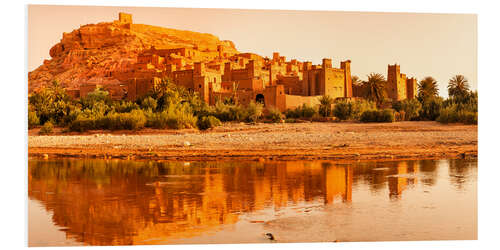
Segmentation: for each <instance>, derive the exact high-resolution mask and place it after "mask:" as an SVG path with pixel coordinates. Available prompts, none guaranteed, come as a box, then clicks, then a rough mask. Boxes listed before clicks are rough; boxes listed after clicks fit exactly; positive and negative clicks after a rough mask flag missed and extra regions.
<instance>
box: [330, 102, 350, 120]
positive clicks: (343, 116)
mask: <svg viewBox="0 0 500 250" xmlns="http://www.w3.org/2000/svg"><path fill="white" fill-rule="evenodd" d="M333 115H334V116H335V117H337V118H338V119H339V120H347V119H349V117H351V104H350V103H349V102H339V103H337V104H335V107H334V108H333Z"/></svg>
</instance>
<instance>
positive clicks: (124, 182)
mask: <svg viewBox="0 0 500 250" xmlns="http://www.w3.org/2000/svg"><path fill="white" fill-rule="evenodd" d="M28 169H29V177H28V179H29V184H28V189H29V190H28V195H29V197H30V198H34V199H37V200H40V201H41V202H42V203H43V204H44V205H45V207H46V209H47V210H50V211H52V212H53V217H52V220H53V222H54V223H55V224H57V225H59V226H62V227H64V228H66V229H65V231H66V233H67V236H68V237H71V238H74V239H76V240H77V241H80V242H83V243H85V244H90V245H122V244H135V243H137V242H143V240H146V239H152V238H154V239H158V240H161V241H163V242H165V241H167V242H168V239H170V238H179V237H189V236H193V235H196V234H199V233H201V232H203V231H207V230H211V228H214V227H216V226H219V225H222V224H231V223H235V222H236V221H237V220H238V214H239V213H242V212H250V211H254V210H259V209H264V208H266V207H269V206H272V207H275V209H279V208H280V207H285V206H288V205H290V204H296V203H298V202H302V201H313V200H317V201H321V200H323V201H324V202H326V203H331V202H334V200H335V198H336V197H339V198H340V199H341V201H343V202H345V201H350V200H351V188H352V187H351V185H352V171H351V167H344V166H336V165H331V164H321V163H319V162H317V163H307V164H304V163H301V162H278V163H255V162H252V163H245V162H238V163H191V164H183V163H158V162H130V161H113V160H112V161H103V160H80V161H72V160H61V161H38V160H30V162H29V168H28ZM147 243H148V244H149V243H155V242H153V241H150V242H147Z"/></svg>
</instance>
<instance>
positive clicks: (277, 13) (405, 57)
mask: <svg viewBox="0 0 500 250" xmlns="http://www.w3.org/2000/svg"><path fill="white" fill-rule="evenodd" d="M118 12H127V13H131V14H132V16H133V22H134V23H141V24H148V25H155V26H161V27H168V28H174V29H182V30H191V31H196V32H201V33H210V34H213V35H216V36H218V37H219V39H221V40H231V41H233V42H234V44H235V46H236V48H237V49H238V50H239V51H240V52H252V53H256V54H259V55H261V56H267V57H272V53H273V52H275V51H277V52H280V54H281V55H283V56H286V58H287V60H290V59H298V60H300V61H312V62H313V64H320V63H321V59H322V58H332V59H333V64H334V67H337V68H338V67H339V66H340V61H342V60H347V59H350V60H351V61H352V65H351V71H352V75H357V76H359V77H360V78H361V79H363V80H364V79H366V75H368V74H369V73H371V72H375V73H381V74H383V75H384V76H387V65H388V64H394V63H397V64H400V65H401V73H405V74H406V75H407V76H408V77H416V78H417V79H418V80H421V79H422V78H424V77H425V76H432V77H434V78H435V79H436V80H437V81H438V84H439V91H440V92H439V93H440V95H441V96H444V97H447V96H448V93H447V88H446V87H447V84H448V80H449V79H450V78H451V77H453V76H454V75H457V74H462V75H464V76H465V77H466V78H467V79H468V80H469V84H470V86H471V89H473V90H477V16H476V15H474V14H421V13H380V12H343V11H342V12H341V11H290V10H243V9H192V8H166V7H103V6H61V5H29V6H28V71H32V70H34V69H36V68H37V67H38V66H40V65H41V64H42V63H43V60H44V59H50V56H49V50H50V48H51V47H52V46H53V45H55V44H56V43H58V42H59V41H60V39H61V38H62V34H63V32H71V31H72V30H74V29H78V28H79V27H80V25H85V24H89V23H99V22H111V21H113V20H116V19H117V18H118Z"/></svg>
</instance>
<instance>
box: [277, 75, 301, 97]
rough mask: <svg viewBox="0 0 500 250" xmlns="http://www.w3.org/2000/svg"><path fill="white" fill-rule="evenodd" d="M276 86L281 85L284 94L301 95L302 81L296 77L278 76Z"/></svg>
mask: <svg viewBox="0 0 500 250" xmlns="http://www.w3.org/2000/svg"><path fill="white" fill-rule="evenodd" d="M276 84H278V85H283V86H284V87H285V93H286V94H289V95H302V81H301V80H300V79H299V77H298V76H278V81H277V83H276Z"/></svg>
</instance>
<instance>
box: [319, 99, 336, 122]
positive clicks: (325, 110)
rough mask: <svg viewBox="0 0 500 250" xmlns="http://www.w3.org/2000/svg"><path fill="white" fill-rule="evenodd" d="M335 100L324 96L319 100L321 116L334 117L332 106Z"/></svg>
mask: <svg viewBox="0 0 500 250" xmlns="http://www.w3.org/2000/svg"><path fill="white" fill-rule="evenodd" d="M333 102H334V99H333V98H332V97H331V96H329V95H324V96H322V97H321V98H320V99H319V114H320V115H321V116H323V117H329V116H331V115H332V104H333Z"/></svg>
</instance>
